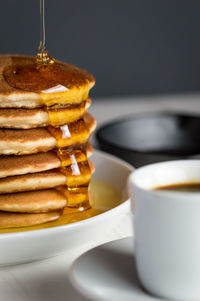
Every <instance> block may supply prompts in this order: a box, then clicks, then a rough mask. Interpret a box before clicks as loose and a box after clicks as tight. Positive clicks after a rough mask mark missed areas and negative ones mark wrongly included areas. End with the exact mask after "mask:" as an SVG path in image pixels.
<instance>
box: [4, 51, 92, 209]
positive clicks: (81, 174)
mask: <svg viewBox="0 0 200 301" xmlns="http://www.w3.org/2000/svg"><path fill="white" fill-rule="evenodd" d="M48 61H49V62H51V63H48ZM3 76H4V78H5V80H6V81H7V83H8V84H9V86H11V87H13V88H15V89H20V90H23V91H28V92H34V93H38V94H40V95H45V97H43V105H44V107H45V108H46V111H47V112H48V114H49V119H50V125H49V126H48V127H47V129H48V131H49V132H50V133H51V135H53V136H54V137H55V138H56V140H57V148H56V149H55V152H56V154H57V156H58V158H59V159H60V160H61V164H62V167H60V168H59V170H60V171H61V172H62V173H64V174H65V175H66V176H67V178H72V177H73V181H72V182H73V183H69V181H67V182H66V185H63V186H62V187H59V188H58V189H59V190H60V191H61V192H62V193H63V194H64V195H65V196H66V199H67V206H68V207H70V208H74V210H75V211H77V210H78V211H83V210H86V209H88V208H90V202H89V191H88V185H89V182H90V179H91V175H92V168H91V165H90V163H89V161H88V159H87V153H86V143H85V136H88V137H89V135H90V129H89V127H88V121H87V119H88V117H87V116H86V117H85V118H86V120H84V118H81V119H79V120H77V121H76V122H73V123H68V124H64V125H63V120H64V118H65V112H68V111H69V107H70V106H74V105H76V104H77V103H78V104H81V108H82V106H85V101H86V99H87V98H88V92H89V89H90V88H91V86H92V85H93V84H94V78H93V76H92V75H90V74H89V73H88V72H87V71H85V70H81V69H79V68H77V67H75V66H72V65H70V64H64V63H61V62H57V61H54V60H50V59H49V60H48V56H47V59H46V57H45V61H44V60H43V57H40V56H37V58H36V59H35V58H33V57H25V58H24V59H22V58H20V57H17V56H15V57H12V63H11V64H10V65H9V66H7V67H6V68H5V69H4V72H3ZM54 95H55V98H54V97H53V96H54ZM59 95H64V96H63V97H62V100H61V98H60V97H59ZM70 97H71V99H73V98H74V99H73V101H72V103H70V101H69V99H70ZM63 99H64V100H63ZM65 99H66V101H65ZM83 102H84V103H83ZM67 110H68V111H67ZM74 134H76V135H77V134H78V135H79V136H80V137H79V145H77V144H76V145H73V139H72V138H73V135H74ZM66 139H68V141H69V145H68V147H67V148H66V145H65V144H66V143H64V144H63V141H64V142H66ZM71 144H72V145H71ZM79 182H80V183H83V182H84V183H85V186H84V187H83V186H81V187H80V184H79ZM74 183H76V184H74Z"/></svg>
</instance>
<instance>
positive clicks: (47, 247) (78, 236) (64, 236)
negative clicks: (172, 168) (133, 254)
mask: <svg viewBox="0 0 200 301" xmlns="http://www.w3.org/2000/svg"><path fill="white" fill-rule="evenodd" d="M92 161H93V163H94V165H95V167H96V171H95V178H96V179H100V180H105V181H107V182H108V183H110V184H111V185H113V186H114V187H116V188H117V189H118V190H119V191H120V192H121V194H123V192H125V195H124V198H123V200H122V203H121V204H119V205H117V206H116V207H114V208H110V210H108V211H106V212H104V213H102V214H100V215H97V216H94V217H91V218H89V219H86V220H82V221H80V222H76V223H72V224H68V225H64V226H59V227H52V228H46V229H41V230H33V231H25V232H17V233H8V234H0V266H5V265H13V264H19V263H24V262H30V261H35V260H39V259H44V258H48V257H52V256H56V255H58V254H60V253H62V252H66V251H67V252H70V251H73V250H74V249H77V248H78V249H80V248H83V247H86V246H87V247H88V248H91V247H94V246H96V245H97V244H96V241H97V243H98V241H101V240H103V241H105V237H107V236H108V237H109V231H110V230H111V229H116V228H117V226H118V225H119V223H120V221H121V220H122V219H123V218H125V217H126V216H127V218H128V214H129V211H130V202H129V200H128V194H127V191H126V182H127V178H128V176H129V175H130V173H131V172H132V171H133V167H132V166H131V165H129V164H128V163H126V162H124V161H122V160H120V159H118V158H116V157H114V156H112V155H108V154H106V153H104V152H101V151H97V150H95V152H94V155H93V156H92ZM13 250H14V251H13Z"/></svg>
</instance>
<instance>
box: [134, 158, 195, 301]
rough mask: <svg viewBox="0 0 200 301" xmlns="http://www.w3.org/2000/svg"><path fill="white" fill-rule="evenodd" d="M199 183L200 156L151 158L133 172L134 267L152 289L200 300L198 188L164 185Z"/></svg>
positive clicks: (160, 294)
mask: <svg viewBox="0 0 200 301" xmlns="http://www.w3.org/2000/svg"><path fill="white" fill-rule="evenodd" d="M199 183H200V160H181V161H170V162H163V163H156V164H151V165H148V166H145V167H142V168H139V169H137V170H136V171H134V172H133V173H132V174H131V175H130V178H129V184H130V191H131V204H132V211H133V225H134V240H135V258H136V268H137V273H138V278H139V280H140V283H141V285H142V287H143V288H144V289H145V290H146V291H148V292H149V293H150V294H153V295H155V296H158V297H162V298H167V299H174V300H187V301H188V300H190V301H196V300H200V191H182V190H180V191H179V189H175V190H173V189H172V190H168V189H160V188H163V187H170V186H174V185H175V186H176V185H178V186H182V187H183V186H184V185H197V184H199ZM199 187H200V185H199ZM158 188H159V189H158Z"/></svg>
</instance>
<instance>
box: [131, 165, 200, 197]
mask: <svg viewBox="0 0 200 301" xmlns="http://www.w3.org/2000/svg"><path fill="white" fill-rule="evenodd" d="M174 164H180V165H182V164H187V165H188V164H192V165H196V164H198V165H199V173H200V159H184V160H171V161H164V162H157V163H152V164H147V165H145V166H142V167H139V168H137V169H135V170H134V171H133V172H132V173H131V174H130V175H129V177H128V184H129V187H131V186H133V188H134V189H137V190H140V191H142V192H143V193H148V194H152V195H155V194H156V195H161V196H164V195H165V196H166V197H167V196H169V197H170V196H176V197H177V198H178V197H181V198H186V199H187V198H188V196H192V197H193V199H197V198H198V199H199V194H200V192H198V191H197V192H189V191H172V190H171V191H170V190H168V191H167V190H156V189H155V188H156V186H154V187H152V188H144V187H142V185H138V183H137V182H136V180H137V177H138V174H139V173H141V172H145V170H147V169H150V168H154V167H156V166H162V165H163V166H166V165H168V166H170V165H174ZM179 183H195V180H194V179H192V180H191V181H185V182H179ZM179 183H178V181H177V183H176V182H175V183H174V184H179ZM196 183H199V184H200V179H199V180H198V181H197V182H196ZM163 186H164V185H163ZM166 186H167V185H166ZM157 187H162V185H161V186H159V185H158V186H157Z"/></svg>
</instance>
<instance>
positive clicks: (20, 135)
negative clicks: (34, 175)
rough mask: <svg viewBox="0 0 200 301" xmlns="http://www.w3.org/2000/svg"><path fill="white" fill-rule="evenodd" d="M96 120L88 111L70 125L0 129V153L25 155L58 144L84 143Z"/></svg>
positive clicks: (61, 145)
mask: <svg viewBox="0 0 200 301" xmlns="http://www.w3.org/2000/svg"><path fill="white" fill-rule="evenodd" d="M95 127H96V120H95V119H94V118H93V117H92V116H91V115H90V114H89V113H86V114H85V115H84V116H83V119H79V120H77V121H75V122H72V123H69V124H68V125H64V126H61V127H59V128H54V127H52V126H48V129H46V128H36V129H27V130H24V129H21V130H19V129H0V155H10V154H15V155H25V154H34V153H38V152H47V151H49V150H51V149H53V148H55V147H56V146H58V147H62V148H63V147H72V146H73V145H77V144H78V145H79V144H84V143H86V142H87V140H88V139H89V137H90V135H91V134H92V132H93V131H94V130H95Z"/></svg>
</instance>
